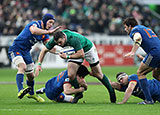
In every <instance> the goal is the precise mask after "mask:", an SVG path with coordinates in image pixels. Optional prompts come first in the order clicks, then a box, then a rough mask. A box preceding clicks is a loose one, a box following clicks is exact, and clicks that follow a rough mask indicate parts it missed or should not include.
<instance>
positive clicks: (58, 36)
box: [53, 31, 64, 41]
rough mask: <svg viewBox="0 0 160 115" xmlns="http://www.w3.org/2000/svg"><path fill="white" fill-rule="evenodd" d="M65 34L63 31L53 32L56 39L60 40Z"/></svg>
mask: <svg viewBox="0 0 160 115" xmlns="http://www.w3.org/2000/svg"><path fill="white" fill-rule="evenodd" d="M63 36H64V34H63V32H62V31H57V32H55V33H54V34H53V37H54V40H55V41H58V39H59V38H63Z"/></svg>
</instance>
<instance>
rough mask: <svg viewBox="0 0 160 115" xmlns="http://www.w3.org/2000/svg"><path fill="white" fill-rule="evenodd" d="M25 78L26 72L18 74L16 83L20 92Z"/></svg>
mask: <svg viewBox="0 0 160 115" xmlns="http://www.w3.org/2000/svg"><path fill="white" fill-rule="evenodd" d="M23 78H24V74H22V73H18V74H17V75H16V83H17V88H18V92H19V91H20V90H22V89H23Z"/></svg>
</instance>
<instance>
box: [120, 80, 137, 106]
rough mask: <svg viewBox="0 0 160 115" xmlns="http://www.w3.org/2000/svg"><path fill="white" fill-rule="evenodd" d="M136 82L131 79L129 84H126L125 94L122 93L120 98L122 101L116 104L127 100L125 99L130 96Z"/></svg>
mask: <svg viewBox="0 0 160 115" xmlns="http://www.w3.org/2000/svg"><path fill="white" fill-rule="evenodd" d="M136 84H137V82H136V81H131V82H130V83H129V84H128V88H127V89H126V91H125V94H124V98H123V100H122V102H119V103H118V104H124V103H126V102H127V100H128V99H129V98H130V96H131V94H132V92H133V90H134V88H135V86H136Z"/></svg>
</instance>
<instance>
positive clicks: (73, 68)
mask: <svg viewBox="0 0 160 115" xmlns="http://www.w3.org/2000/svg"><path fill="white" fill-rule="evenodd" d="M81 63H82V60H81V59H80V61H77V60H76V61H74V60H69V61H68V77H69V78H70V83H71V85H72V86H74V88H75V89H77V88H79V83H78V81H77V77H76V74H77V70H78V68H79V66H80V65H81ZM82 97H83V94H82V93H77V94H75V97H74V99H73V100H72V103H77V102H78V100H79V99H81V98H82Z"/></svg>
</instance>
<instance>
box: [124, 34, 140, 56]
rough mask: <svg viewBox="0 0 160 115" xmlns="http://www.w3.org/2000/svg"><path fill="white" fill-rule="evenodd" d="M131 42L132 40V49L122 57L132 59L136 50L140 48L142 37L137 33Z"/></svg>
mask: <svg viewBox="0 0 160 115" xmlns="http://www.w3.org/2000/svg"><path fill="white" fill-rule="evenodd" d="M133 40H134V45H133V47H132V50H131V51H130V52H129V53H127V54H126V55H125V56H124V57H132V56H134V55H135V53H136V51H137V49H138V48H139V47H140V45H141V42H142V36H141V34H140V33H139V32H137V33H135V34H134V36H133Z"/></svg>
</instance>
